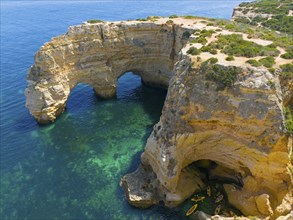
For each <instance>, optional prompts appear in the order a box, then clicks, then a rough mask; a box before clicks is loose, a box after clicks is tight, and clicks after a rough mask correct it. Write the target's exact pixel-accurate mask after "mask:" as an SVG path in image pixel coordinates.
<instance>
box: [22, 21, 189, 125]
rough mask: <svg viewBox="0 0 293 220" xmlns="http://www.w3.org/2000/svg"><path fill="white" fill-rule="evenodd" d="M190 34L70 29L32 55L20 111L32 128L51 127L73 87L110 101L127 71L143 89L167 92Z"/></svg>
mask: <svg viewBox="0 0 293 220" xmlns="http://www.w3.org/2000/svg"><path fill="white" fill-rule="evenodd" d="M190 31H191V30H190V29H186V28H183V27H180V26H178V25H174V26H172V25H166V24H163V25H157V24H154V23H139V22H136V23H123V22H121V23H120V22H119V23H98V24H89V23H86V24H83V25H79V26H73V27H70V28H69V30H68V32H67V33H66V34H64V35H61V36H58V37H55V38H53V39H52V40H51V42H49V43H46V44H45V45H43V46H42V47H41V48H40V50H39V51H38V52H37V54H36V55H35V64H34V65H33V66H32V67H31V69H30V71H29V74H28V77H27V80H28V87H27V90H26V97H27V100H26V106H27V107H28V108H29V110H30V112H31V114H32V115H33V116H34V117H35V118H36V120H37V121H38V122H40V123H48V122H53V121H54V120H55V119H56V117H57V116H58V115H59V114H60V113H62V112H63V110H64V108H65V105H66V100H67V98H68V96H69V94H70V91H71V90H72V89H73V88H74V87H75V86H76V85H77V84H78V83H86V84H89V85H90V86H92V87H93V88H94V90H95V92H96V94H97V95H99V96H100V97H102V98H111V97H114V96H115V95H116V84H117V79H118V78H119V77H120V76H121V75H123V74H124V73H125V72H128V71H132V72H134V73H136V74H138V75H140V76H141V78H142V80H143V81H144V82H145V83H147V84H150V85H155V86H160V87H168V85H169V80H170V78H171V77H172V76H173V75H174V73H173V66H174V62H175V60H177V54H178V52H179V51H180V49H181V48H182V46H183V45H184V43H185V42H186V40H187V37H188V36H189V35H190V33H189V32H190Z"/></svg>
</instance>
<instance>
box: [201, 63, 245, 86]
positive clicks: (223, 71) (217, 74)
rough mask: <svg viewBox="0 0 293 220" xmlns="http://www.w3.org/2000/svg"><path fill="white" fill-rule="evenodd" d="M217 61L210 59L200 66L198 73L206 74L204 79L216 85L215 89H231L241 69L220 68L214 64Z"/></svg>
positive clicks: (233, 67) (232, 67) (231, 67)
mask: <svg viewBox="0 0 293 220" xmlns="http://www.w3.org/2000/svg"><path fill="white" fill-rule="evenodd" d="M217 61H218V60H217V59H216V58H211V59H209V60H207V61H205V62H203V63H202V64H201V67H200V72H201V73H206V79H207V80H211V81H214V82H216V83H217V89H218V90H223V89H225V88H226V87H231V86H232V85H233V83H234V82H235V80H236V78H237V75H238V74H239V73H240V72H241V69H240V68H238V67H235V66H221V65H218V64H215V63H216V62H217Z"/></svg>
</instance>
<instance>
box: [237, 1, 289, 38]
mask: <svg viewBox="0 0 293 220" xmlns="http://www.w3.org/2000/svg"><path fill="white" fill-rule="evenodd" d="M240 6H241V7H242V8H241V11H242V12H243V13H244V14H246V13H248V12H249V11H251V12H254V13H257V14H270V15H272V17H271V18H270V19H268V18H264V17H262V16H256V17H254V18H253V19H251V20H249V19H247V18H246V17H240V18H237V19H236V20H235V21H237V22H240V23H243V24H251V25H257V24H260V25H262V26H264V27H267V28H270V29H272V30H276V31H280V32H283V33H286V34H291V35H292V34H293V28H292V27H293V17H292V16H287V15H288V13H289V10H293V4H292V0H282V1H280V0H260V1H254V2H249V3H245V4H240Z"/></svg>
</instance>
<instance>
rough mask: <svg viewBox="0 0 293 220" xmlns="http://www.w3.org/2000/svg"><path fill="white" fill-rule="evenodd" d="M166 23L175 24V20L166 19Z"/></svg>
mask: <svg viewBox="0 0 293 220" xmlns="http://www.w3.org/2000/svg"><path fill="white" fill-rule="evenodd" d="M166 24H174V21H172V20H168V21H166Z"/></svg>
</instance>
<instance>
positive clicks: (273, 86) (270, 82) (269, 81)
mask: <svg viewBox="0 0 293 220" xmlns="http://www.w3.org/2000/svg"><path fill="white" fill-rule="evenodd" d="M268 86H270V87H271V88H272V89H275V88H276V86H275V83H274V82H273V81H272V80H268Z"/></svg>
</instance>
